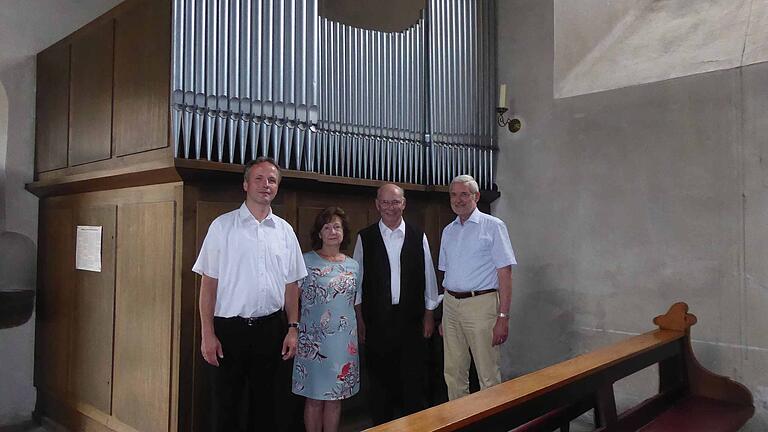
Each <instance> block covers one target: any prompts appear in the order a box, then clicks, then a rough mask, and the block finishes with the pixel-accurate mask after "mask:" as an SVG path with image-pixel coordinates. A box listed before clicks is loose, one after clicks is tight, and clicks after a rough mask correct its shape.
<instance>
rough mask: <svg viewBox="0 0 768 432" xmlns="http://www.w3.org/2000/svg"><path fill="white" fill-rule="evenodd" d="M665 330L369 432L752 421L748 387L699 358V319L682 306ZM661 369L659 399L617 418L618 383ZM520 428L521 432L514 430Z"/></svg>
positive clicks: (662, 324)
mask: <svg viewBox="0 0 768 432" xmlns="http://www.w3.org/2000/svg"><path fill="white" fill-rule="evenodd" d="M653 322H654V323H655V324H656V325H657V326H658V327H659V329H658V330H654V331H651V332H648V333H645V334H642V335H639V336H634V337H631V338H628V339H626V340H623V341H621V342H618V343H615V344H613V345H610V346H607V347H604V348H600V349H598V350H595V351H592V352H589V353H586V354H584V355H580V356H578V357H575V358H572V359H570V360H566V361H564V362H562V363H558V364H556V365H553V366H549V367H547V368H544V369H541V370H538V371H536V372H533V373H530V374H527V375H524V376H521V377H518V378H515V379H512V380H509V381H506V382H504V383H502V384H499V385H497V386H494V387H491V388H488V389H485V390H482V391H480V392H477V393H474V394H471V395H469V396H466V397H464V398H461V399H457V400H454V401H450V402H446V403H444V404H441V405H438V406H435V407H432V408H430V409H427V410H424V411H420V412H418V413H415V414H412V415H409V416H407V417H403V418H400V419H397V420H394V421H391V422H389V423H385V424H383V425H380V426H378V427H374V428H371V429H368V430H369V431H372V432H373V431H375V432H385V431H457V430H461V431H509V430H514V431H515V432H533V431H551V430H556V429H558V428H560V430H561V431H567V430H568V424H569V422H570V420H572V419H574V418H576V417H578V416H579V415H581V414H582V413H584V412H586V411H588V410H590V409H594V410H595V417H594V418H595V423H596V424H595V430H597V431H643V432H656V431H675V432H684V431H697V432H699V431H713V432H720V431H737V430H738V429H739V428H741V426H743V425H744V424H745V423H746V422H747V420H749V419H750V418H751V417H752V415H753V414H754V406H753V402H752V394H751V393H750V392H749V390H748V389H747V388H746V387H744V386H743V385H741V384H739V383H737V382H735V381H732V380H730V379H728V378H726V377H722V376H719V375H716V374H714V373H712V372H710V371H708V370H706V369H704V368H703V367H702V366H701V365H700V364H699V362H698V361H697V360H696V358H695V357H694V355H693V351H692V349H691V340H690V327H691V326H692V325H693V324H695V323H696V317H695V316H694V315H692V314H689V313H688V305H687V304H685V303H676V304H674V305H672V306H671V307H670V308H669V311H668V312H667V313H666V314H664V315H661V316H658V317H656V318H655V319H654V320H653ZM653 364H658V369H659V392H658V394H656V395H654V396H653V397H651V398H649V399H647V400H645V401H643V402H642V403H640V404H638V405H637V406H635V407H632V408H630V409H629V410H627V411H625V412H623V413H621V414H618V413H617V411H616V402H615V398H614V393H613V383H614V382H616V381H618V380H619V379H621V378H624V377H627V376H629V375H631V374H633V373H635V372H637V371H639V370H642V369H644V368H646V367H648V366H651V365H653ZM515 428H516V429H515Z"/></svg>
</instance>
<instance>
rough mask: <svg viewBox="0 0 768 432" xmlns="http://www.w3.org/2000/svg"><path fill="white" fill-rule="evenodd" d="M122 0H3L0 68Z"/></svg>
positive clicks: (26, 55)
mask: <svg viewBox="0 0 768 432" xmlns="http://www.w3.org/2000/svg"><path fill="white" fill-rule="evenodd" d="M121 1H122V0H0V71H2V70H3V69H5V68H6V67H8V66H10V65H13V64H15V63H16V62H18V61H19V60H22V59H24V58H26V57H28V56H31V55H35V54H37V53H38V52H40V51H41V50H43V49H45V48H46V47H48V46H50V45H52V44H53V43H55V42H56V41H58V40H61V39H62V38H64V37H65V36H67V35H68V34H70V33H72V32H73V31H75V30H77V29H78V28H80V27H82V26H83V25H85V24H87V23H88V22H90V21H91V20H93V19H94V18H96V17H98V16H99V15H101V14H103V13H104V12H106V11H108V10H110V9H111V8H112V7H114V6H115V5H117V4H118V3H120V2H121Z"/></svg>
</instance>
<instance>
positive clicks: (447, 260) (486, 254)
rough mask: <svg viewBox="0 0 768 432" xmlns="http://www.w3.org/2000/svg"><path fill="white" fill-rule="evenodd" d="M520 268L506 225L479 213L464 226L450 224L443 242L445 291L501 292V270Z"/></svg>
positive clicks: (458, 223)
mask: <svg viewBox="0 0 768 432" xmlns="http://www.w3.org/2000/svg"><path fill="white" fill-rule="evenodd" d="M513 264H517V260H516V259H515V252H514V251H513V250H512V244H511V243H510V241H509V233H508V232H507V226H506V225H505V224H504V222H503V221H502V220H501V219H499V218H497V217H494V216H491V215H489V214H485V213H483V212H481V211H480V210H478V209H475V211H474V212H472V214H471V215H470V216H469V218H468V219H467V221H466V222H464V224H463V225H462V223H461V220H460V219H459V218H458V217H457V218H456V220H454V221H453V222H451V223H450V224H448V226H446V227H445V228H444V229H443V236H442V238H441V240H440V258H439V260H438V268H439V269H440V270H441V271H444V272H445V277H444V279H443V287H445V289H448V290H451V291H456V292H468V291H479V290H484V289H498V288H499V277H498V274H497V273H496V270H497V269H500V268H503V267H506V266H509V265H513Z"/></svg>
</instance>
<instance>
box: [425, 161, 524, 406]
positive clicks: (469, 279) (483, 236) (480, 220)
mask: <svg viewBox="0 0 768 432" xmlns="http://www.w3.org/2000/svg"><path fill="white" fill-rule="evenodd" d="M449 190H450V199H451V209H453V212H454V213H456V220H454V221H453V222H451V223H450V224H448V226H446V227H445V228H444V229H443V235H442V238H441V240H440V258H439V263H438V269H439V270H440V271H444V272H445V277H444V279H443V287H444V288H445V298H444V300H443V320H442V330H443V348H444V360H445V362H444V364H445V371H444V374H445V383H446V385H447V387H448V398H449V399H451V400H453V399H457V398H459V397H462V396H465V395H467V394H469V365H470V361H471V359H470V352H471V356H472V357H471V358H472V359H474V361H475V366H476V368H477V375H478V379H479V381H480V388H481V389H485V388H488V387H491V386H493V385H496V384H499V383H500V382H501V370H500V368H499V345H501V344H503V343H504V342H506V340H507V335H508V333H509V305H510V300H511V296H512V265H514V264H517V261H516V260H515V253H514V251H513V250H512V245H511V244H510V241H509V234H508V232H507V227H506V225H504V222H502V221H501V220H500V219H499V218H496V217H493V216H491V215H488V214H485V213H483V212H481V211H480V210H478V209H477V201H478V200H479V199H480V191H479V188H478V186H477V182H476V181H475V179H474V178H472V176H469V175H460V176H458V177H456V178H455V179H453V181H452V182H451V185H450V189H449Z"/></svg>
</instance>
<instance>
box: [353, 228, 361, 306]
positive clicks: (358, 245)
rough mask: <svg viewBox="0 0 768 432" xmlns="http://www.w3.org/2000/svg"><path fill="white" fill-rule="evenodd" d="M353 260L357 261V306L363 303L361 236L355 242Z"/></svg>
mask: <svg viewBox="0 0 768 432" xmlns="http://www.w3.org/2000/svg"><path fill="white" fill-rule="evenodd" d="M352 259H353V260H355V261H357V267H358V271H357V290H356V291H355V306H357V305H359V304H360V303H362V302H363V240H362V239H361V238H360V234H358V235H357V240H356V241H355V250H354V252H352Z"/></svg>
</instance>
